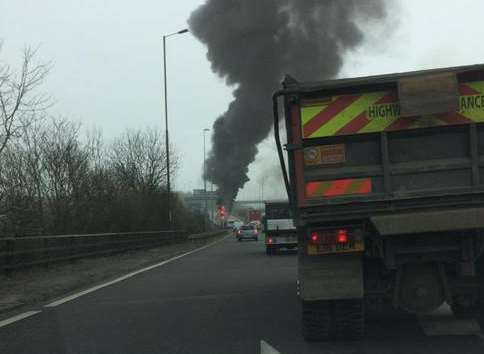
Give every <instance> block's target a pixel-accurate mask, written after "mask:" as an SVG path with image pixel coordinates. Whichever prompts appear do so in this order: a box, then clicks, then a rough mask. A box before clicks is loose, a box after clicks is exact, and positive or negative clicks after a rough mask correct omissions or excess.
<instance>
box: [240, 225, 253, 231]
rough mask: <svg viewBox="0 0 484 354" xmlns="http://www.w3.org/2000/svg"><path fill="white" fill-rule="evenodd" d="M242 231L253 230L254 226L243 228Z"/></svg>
mask: <svg viewBox="0 0 484 354" xmlns="http://www.w3.org/2000/svg"><path fill="white" fill-rule="evenodd" d="M240 229H241V230H253V229H254V226H252V225H246V226H241V227H240Z"/></svg>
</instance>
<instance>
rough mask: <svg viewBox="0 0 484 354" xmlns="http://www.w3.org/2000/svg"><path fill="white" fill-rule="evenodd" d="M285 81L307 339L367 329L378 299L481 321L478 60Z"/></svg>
mask: <svg viewBox="0 0 484 354" xmlns="http://www.w3.org/2000/svg"><path fill="white" fill-rule="evenodd" d="M282 85H283V87H282V89H281V90H279V91H277V92H276V93H275V94H274V95H273V108H274V109H273V110H274V130H275V134H274V135H275V140H276V145H277V151H278V155H279V160H280V164H281V168H282V174H283V177H284V183H285V186H286V189H287V192H288V196H289V199H290V202H291V208H292V212H293V215H294V217H295V222H296V228H297V232H298V243H299V247H298V248H299V250H298V293H299V296H300V299H301V311H302V322H303V323H302V328H303V335H304V337H305V339H306V340H308V341H318V340H328V339H335V338H361V337H362V336H363V335H364V331H365V309H367V308H371V306H372V305H375V304H386V305H391V306H393V307H395V308H396V309H398V310H404V311H408V312H411V313H414V314H421V313H427V312H431V311H433V310H435V309H437V308H439V306H441V305H442V304H443V303H444V302H447V303H448V304H449V305H450V306H451V308H452V310H453V312H454V315H455V316H456V317H461V318H475V319H477V320H479V321H480V323H481V326H482V323H483V317H484V257H483V248H484V65H473V66H462V67H453V68H444V69H435V70H425V71H418V72H408V73H398V74H390V75H381V76H371V77H363V78H350V79H340V80H330V81H323V82H298V81H297V80H296V79H294V78H292V77H290V76H287V77H286V78H285V80H284V81H283V84H282ZM282 114H283V115H284V120H285V135H286V136H287V139H286V140H285V141H284V142H282V141H281V133H280V132H279V128H280V120H279V116H280V115H282ZM282 123H283V122H282ZM283 143H284V144H283ZM284 150H285V151H284Z"/></svg>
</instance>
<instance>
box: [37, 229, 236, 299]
mask: <svg viewBox="0 0 484 354" xmlns="http://www.w3.org/2000/svg"><path fill="white" fill-rule="evenodd" d="M229 236H230V235H227V236H226V237H224V238H222V239H220V240H217V241H215V242H212V243H209V244H208V245H205V246H203V247H200V248H196V249H194V250H191V251H190V252H186V253H183V254H180V255H178V256H176V257H173V258H170V259H167V260H166V261H163V262H160V263H157V264H153V265H151V266H149V267H146V268H142V269H139V270H136V271H134V272H131V273H128V274H126V275H123V276H121V277H119V278H116V279H114V280H111V281H108V282H106V283H103V284H99V285H96V286H93V287H92V288H89V289H86V290H83V291H80V292H78V293H75V294H72V295H69V296H66V297H64V298H62V299H59V300H56V301H54V302H51V303H50V304H47V305H44V307H56V306H59V305H62V304H65V303H66V302H69V301H72V300H74V299H77V298H78V297H81V296H83V295H86V294H89V293H92V292H94V291H96V290H99V289H102V288H105V287H107V286H110V285H113V284H116V283H119V282H122V281H124V280H126V279H129V278H131V277H134V276H135V275H138V274H140V273H144V272H147V271H149V270H152V269H154V268H158V267H161V266H163V265H165V264H168V263H171V262H173V261H176V260H177V259H180V258H182V257H185V256H188V255H190V254H192V253H195V252H198V251H201V250H203V249H205V248H208V247H211V246H213V245H215V244H216V243H219V242H222V241H223V240H225V239H226V238H227V237H229Z"/></svg>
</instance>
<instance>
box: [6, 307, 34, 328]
mask: <svg viewBox="0 0 484 354" xmlns="http://www.w3.org/2000/svg"><path fill="white" fill-rule="evenodd" d="M40 312H42V311H27V312H24V313H21V314H20V315H17V316H13V317H10V318H7V319H6V320H3V321H0V327H5V326H8V325H9V324H12V323H14V322H17V321H20V320H23V319H24V318H27V317H30V316H33V315H36V314H38V313H40Z"/></svg>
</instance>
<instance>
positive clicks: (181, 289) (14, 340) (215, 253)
mask: <svg viewBox="0 0 484 354" xmlns="http://www.w3.org/2000/svg"><path fill="white" fill-rule="evenodd" d="M295 283H296V257H295V255H294V254H290V253H286V254H283V255H278V256H274V257H268V256H266V255H265V253H264V245H263V243H262V242H260V241H259V242H242V243H238V242H236V241H235V240H233V239H232V238H228V239H225V240H224V241H222V242H220V243H218V244H215V245H213V246H211V247H208V248H206V249H203V250H201V251H199V252H196V253H193V254H190V255H188V256H185V257H183V258H180V259H178V260H176V261H173V262H171V263H168V264H166V265H163V266H161V267H158V268H155V269H152V270H150V271H147V272H144V273H141V274H138V275H136V276H134V277H132V278H129V279H127V280H125V281H122V282H119V283H116V284H114V285H111V286H108V287H104V288H102V289H99V290H97V291H94V292H91V293H89V294H87V295H84V296H82V297H79V298H77V299H74V300H72V301H70V302H67V303H64V304H62V305H59V306H57V307H51V308H48V307H43V306H38V307H37V308H34V309H33V310H39V311H41V312H40V313H38V314H35V315H33V316H31V317H29V318H26V319H23V320H21V321H17V322H14V323H12V324H9V325H6V326H3V327H0V353H2V354H9V353H36V354H41V353H49V354H53V353H116V354H120V353H136V354H140V353H207V354H217V353H220V354H229V353H241V354H242V353H243V354H246V353H260V342H261V340H264V341H266V342H267V343H269V344H270V345H271V346H273V347H274V348H275V349H277V350H278V351H279V352H280V353H283V354H285V353H294V354H299V353H345V354H346V353H371V354H378V353H385V354H387V353H398V354H402V353H409V354H410V353H412V354H415V353H426V354H433V353H435V354H437V353H438V354H444V353H466V354H473V353H476V354H477V353H484V339H482V338H481V337H480V336H476V335H465V336H451V335H446V336H438V337H429V336H426V335H425V334H424V332H423V330H422V329H421V325H420V324H419V322H418V321H417V320H416V319H413V318H408V319H399V318H390V319H389V318H386V319H380V320H372V321H371V322H370V323H369V324H368V335H367V338H366V339H365V340H363V341H361V342H339V343H318V344H307V343H305V342H304V341H303V340H302V338H301V336H300V321H299V307H298V302H297V296H296V290H295V287H296V286H295V285H296V284H295Z"/></svg>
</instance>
